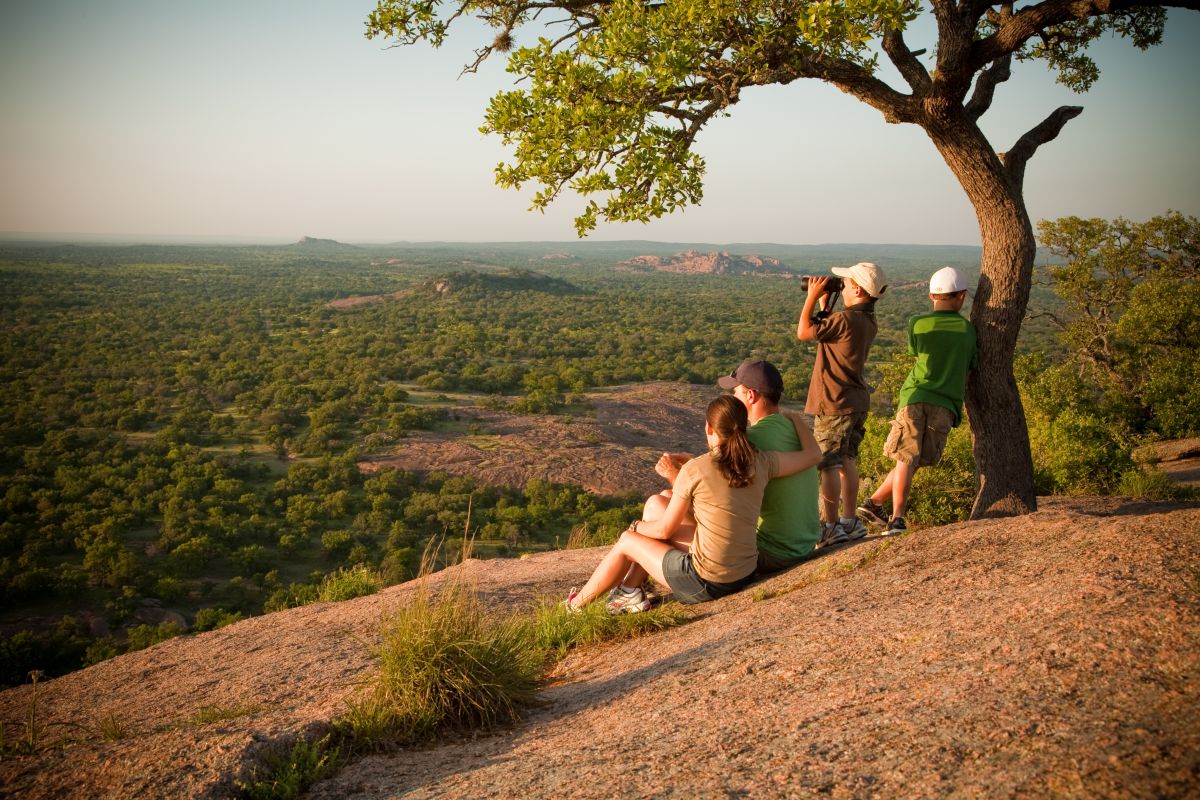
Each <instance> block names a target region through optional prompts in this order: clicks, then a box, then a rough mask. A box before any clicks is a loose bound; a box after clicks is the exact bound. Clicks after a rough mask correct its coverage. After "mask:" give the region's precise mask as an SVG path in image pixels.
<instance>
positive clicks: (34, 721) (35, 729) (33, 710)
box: [0, 669, 46, 756]
mask: <svg viewBox="0 0 1200 800" xmlns="http://www.w3.org/2000/svg"><path fill="white" fill-rule="evenodd" d="M43 676H44V673H43V672H42V671H41V670H36V669H35V670H33V671H32V672H30V673H29V682H30V683H31V684H33V694H32V696H31V697H30V698H29V707H28V708H26V709H25V734H24V735H23V736H20V737H18V738H17V739H15V740H14V741H13V742H11V743H10V742H9V741H8V735H7V734H8V731H7V730H6V728H5V725H4V723H3V722H0V756H13V755H29V754H30V753H36V752H37V751H38V749H39V748H41V747H42V746H43V736H44V733H45V727H46V726H45V724H44V723H42V722H40V721H39V720H38V699H39V698H38V695H39V694H40V690H39V689H38V681H40V680H41V679H42V677H43Z"/></svg>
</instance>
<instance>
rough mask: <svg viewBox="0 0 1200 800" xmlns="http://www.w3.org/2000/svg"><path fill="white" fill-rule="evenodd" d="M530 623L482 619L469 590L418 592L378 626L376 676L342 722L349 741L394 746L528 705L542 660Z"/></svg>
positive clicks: (505, 716) (510, 715)
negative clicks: (385, 741)
mask: <svg viewBox="0 0 1200 800" xmlns="http://www.w3.org/2000/svg"><path fill="white" fill-rule="evenodd" d="M531 644H532V642H531V637H530V625H529V623H528V621H527V620H523V619H519V618H502V617H496V616H493V615H489V614H488V613H486V610H485V609H484V608H483V606H482V604H481V603H480V602H479V598H478V596H477V595H476V594H475V593H474V591H473V590H471V589H469V588H468V587H465V586H462V585H461V584H456V583H450V584H449V585H447V586H446V587H444V588H443V590H442V591H441V593H440V594H439V595H437V596H436V597H432V596H430V595H429V594H427V593H424V592H422V593H419V594H418V595H417V596H416V597H415V598H414V600H413V602H411V603H410V604H409V605H407V606H405V607H404V608H402V609H400V610H399V611H397V612H396V613H395V614H394V615H393V616H392V617H391V618H390V619H388V620H387V621H386V622H385V623H384V628H383V633H382V641H381V643H380V646H379V662H380V663H379V674H378V675H377V676H376V678H375V680H374V682H373V684H372V685H371V687H370V694H369V696H368V697H367V698H366V699H365V700H361V701H356V702H354V703H352V704H351V708H350V711H349V713H348V714H347V716H346V720H345V721H346V723H347V725H348V726H349V727H350V728H351V730H352V732H353V738H354V739H355V741H360V742H361V741H367V742H370V741H378V740H380V739H383V738H387V739H391V740H393V741H396V742H400V743H407V742H415V741H419V740H421V739H424V738H426V737H428V736H430V735H432V734H433V733H435V732H437V731H439V730H445V729H486V728H492V727H495V726H496V725H500V724H503V723H506V722H509V721H511V720H513V719H516V718H517V716H518V715H519V714H520V710H521V708H522V707H524V706H526V705H528V704H529V703H530V702H532V701H533V698H534V693H535V692H536V690H537V686H538V684H539V682H540V681H541V676H542V671H543V669H544V667H545V654H544V651H542V650H541V649H540V648H538V647H536V646H531Z"/></svg>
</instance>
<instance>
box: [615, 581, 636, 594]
mask: <svg viewBox="0 0 1200 800" xmlns="http://www.w3.org/2000/svg"><path fill="white" fill-rule="evenodd" d="M617 588H618V589H620V590H621V594H633V593H634V592H636V591H638V590H639V589H641V588H642V587H640V586H626V585H625V584H623V583H622V584H621V585H620V586H618V587H617Z"/></svg>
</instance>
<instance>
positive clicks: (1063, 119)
mask: <svg viewBox="0 0 1200 800" xmlns="http://www.w3.org/2000/svg"><path fill="white" fill-rule="evenodd" d="M1082 113H1083V107H1082V106H1060V107H1059V108H1057V109H1055V110H1054V112H1053V113H1052V114H1050V116H1048V117H1046V119H1044V120H1042V121H1041V123H1039V124H1038V125H1037V126H1035V127H1034V128H1032V129H1031V130H1029V131H1028V132H1027V133H1026V134H1025V135H1024V136H1022V137H1021V138H1020V139H1018V140H1017V143H1016V144H1014V145H1013V146H1012V149H1010V150H1009V151H1008V152H1007V153H1000V154H999V155H1000V160H1001V161H1003V162H1004V168H1005V169H1006V170H1007V171H1008V174H1009V176H1010V177H1011V178H1012V180H1013V182H1014V184H1015V185H1017V186H1021V185H1023V184H1024V181H1025V165H1026V164H1027V163H1028V162H1029V159H1030V158H1032V157H1033V154H1034V153H1036V152H1037V149H1038V148H1039V147H1041V146H1042V145H1044V144H1045V143H1046V142H1050V141H1053V140H1054V139H1055V138H1056V137H1057V136H1058V134H1059V133H1061V132H1062V129H1063V126H1064V125H1066V124H1067V123H1068V122H1070V121H1071V120H1073V119H1075V117H1078V116H1079V115H1080V114H1082Z"/></svg>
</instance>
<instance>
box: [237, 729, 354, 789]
mask: <svg viewBox="0 0 1200 800" xmlns="http://www.w3.org/2000/svg"><path fill="white" fill-rule="evenodd" d="M345 760H346V753H345V750H344V748H343V746H342V745H341V744H340V743H337V742H335V741H334V736H333V734H326V735H325V736H324V737H322V738H320V739H317V740H315V741H312V740H309V739H305V738H303V737H301V738H299V739H297V740H296V743H295V744H294V745H293V746H292V747H291V749H290V750H286V751H277V752H274V753H269V754H268V755H267V756H265V757H264V758H263V760H262V762H261V763H260V764H259V765H258V766H255V767H254V769H253V770H252V771H251V773H250V778H249V779H248V780H246V781H238V782H237V784H236V785H237V788H238V792H239V794H241V796H242V797H245V798H248V800H294V798H297V797H299V796H300V793H301V792H303V791H304V790H305V789H307V788H308V787H309V786H312V785H313V784H314V783H316V782H317V781H319V780H322V779H324V778H327V777H329V776H330V775H332V774H334V773H335V772H336V771H337V770H339V769H341V767H342V764H343V763H345ZM260 773H261V775H260Z"/></svg>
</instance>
